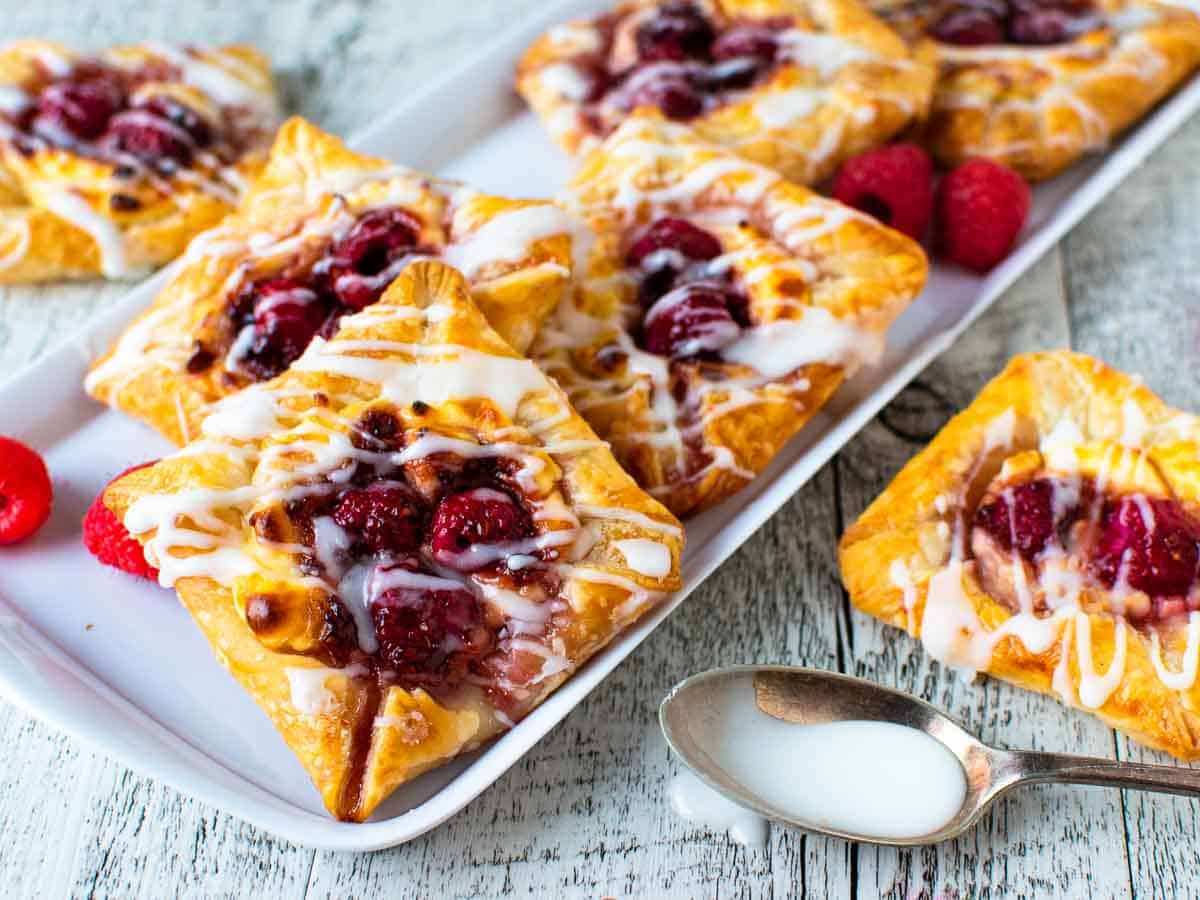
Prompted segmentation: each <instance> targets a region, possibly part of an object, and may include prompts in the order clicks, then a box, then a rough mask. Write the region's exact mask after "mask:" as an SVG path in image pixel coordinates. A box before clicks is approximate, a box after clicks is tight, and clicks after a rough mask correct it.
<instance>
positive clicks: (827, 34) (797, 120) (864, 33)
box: [517, 0, 934, 184]
mask: <svg viewBox="0 0 1200 900" xmlns="http://www.w3.org/2000/svg"><path fill="white" fill-rule="evenodd" d="M922 54H923V55H922ZM933 73H934V69H933V61H932V54H931V53H928V52H927V51H925V50H923V49H922V50H920V51H919V52H918V53H916V54H914V53H913V52H911V51H910V50H909V49H908V48H907V47H906V46H905V43H904V42H903V41H902V40H900V39H899V38H898V37H897V36H896V35H895V34H894V33H893V32H892V31H891V30H890V29H888V28H887V27H886V26H885V25H883V24H882V23H881V22H880V21H879V20H878V19H876V18H875V17H874V16H873V15H872V14H871V13H870V12H868V11H867V9H866V8H865V7H864V6H863V5H861V4H860V3H859V0H694V2H693V0H634V2H627V3H622V4H620V5H619V6H617V7H616V8H615V9H613V10H612V11H611V12H609V13H608V14H607V15H605V16H602V17H601V18H599V19H596V20H593V21H578V22H570V23H567V24H563V25H559V26H556V27H555V28H552V29H551V30H550V31H549V32H547V33H546V34H545V35H544V36H543V37H542V38H540V39H539V40H538V41H537V42H536V43H535V44H534V45H533V46H532V47H531V48H530V49H529V50H528V52H527V53H526V55H525V58H524V59H523V60H522V61H521V64H520V66H519V68H518V72H517V88H518V90H519V91H520V93H521V94H522V95H523V96H524V97H525V99H526V100H527V101H528V102H529V104H530V106H532V107H533V109H534V111H535V112H536V113H537V114H538V115H539V116H540V117H541V118H542V120H543V121H544V123H545V125H546V127H547V128H548V129H549V131H550V133H551V134H552V135H553V137H554V139H555V140H556V141H558V142H559V143H560V144H561V145H562V146H563V147H564V148H566V150H567V151H568V152H570V153H576V152H579V151H585V150H589V149H591V148H592V147H593V146H594V145H595V144H596V143H597V142H598V140H599V139H602V138H603V137H605V136H606V135H608V134H609V133H611V132H612V131H613V130H614V129H615V128H616V127H617V126H618V125H619V124H620V123H621V122H623V121H624V120H625V119H626V118H628V117H629V116H630V115H634V114H637V113H638V112H639V111H641V112H643V113H644V112H653V113H657V114H661V115H663V116H665V117H667V118H669V119H673V120H676V121H681V122H687V123H688V124H689V125H691V126H692V127H693V128H695V130H696V132H697V133H698V134H700V135H701V136H702V137H703V138H705V139H706V140H708V141H711V142H713V143H717V144H723V145H725V146H728V147H730V148H732V149H734V150H736V151H737V152H738V153H739V154H741V155H742V156H745V157H747V158H749V159H753V160H756V161H757V162H760V163H764V164H766V165H769V166H773V167H774V168H777V169H779V170H780V171H781V172H783V173H784V174H785V175H786V176H787V177H788V178H790V179H792V180H793V181H798V182H801V183H805V184H811V183H815V182H817V181H820V180H821V179H823V178H825V177H827V176H828V175H830V174H832V173H833V171H834V170H835V169H836V168H837V166H838V165H839V164H840V163H841V162H842V161H843V160H845V159H847V158H848V157H850V156H853V155H854V154H856V153H859V152H861V151H863V150H866V149H869V148H871V147H873V146H876V145H878V144H881V143H883V142H884V141H886V140H887V139H888V138H890V137H891V136H892V135H894V134H896V133H897V132H899V131H900V130H902V129H903V128H904V127H905V126H907V125H908V124H909V123H910V122H912V121H913V120H914V119H919V118H921V117H922V116H923V115H924V113H925V110H926V107H927V106H928V102H929V96H930V92H931V90H932V85H933Z"/></svg>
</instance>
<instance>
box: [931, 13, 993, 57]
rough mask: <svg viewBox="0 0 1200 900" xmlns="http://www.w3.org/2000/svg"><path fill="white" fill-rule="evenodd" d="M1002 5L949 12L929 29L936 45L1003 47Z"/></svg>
mask: <svg viewBox="0 0 1200 900" xmlns="http://www.w3.org/2000/svg"><path fill="white" fill-rule="evenodd" d="M1006 14H1007V9H1006V8H1005V4H1004V3H1003V2H982V3H971V4H966V3H964V4H959V5H956V6H954V7H952V8H951V9H950V11H949V12H947V13H946V14H945V15H943V16H942V17H941V18H940V19H938V21H937V22H935V23H934V25H933V27H932V28H931V29H930V33H931V34H932V35H933V36H934V37H935V38H937V39H938V40H939V41H943V42H945V43H947V44H958V45H959V46H963V47H977V46H980V45H983V44H1002V43H1004V20H1005V16H1006Z"/></svg>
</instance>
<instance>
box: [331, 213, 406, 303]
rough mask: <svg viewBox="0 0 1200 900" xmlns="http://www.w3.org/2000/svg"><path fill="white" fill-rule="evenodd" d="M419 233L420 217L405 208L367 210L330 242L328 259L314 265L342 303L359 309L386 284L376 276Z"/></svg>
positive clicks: (379, 292) (372, 300) (403, 251)
mask: <svg viewBox="0 0 1200 900" xmlns="http://www.w3.org/2000/svg"><path fill="white" fill-rule="evenodd" d="M420 233H421V223H420V221H419V220H418V219H417V218H416V216H414V215H413V214H412V213H410V212H408V211H406V210H403V209H399V208H396V207H387V208H383V209H375V210H371V211H370V212H368V213H366V214H365V215H364V216H363V217H362V218H360V219H359V220H358V221H357V222H355V223H354V226H353V227H352V228H351V229H350V231H349V232H347V233H346V235H345V236H344V237H343V238H342V239H341V240H339V241H338V242H337V243H336V244H334V245H333V247H332V248H331V249H330V251H329V257H328V259H327V260H325V261H324V262H322V263H320V264H318V267H317V268H318V270H319V271H321V272H324V273H325V274H326V275H327V277H328V279H329V286H330V289H331V290H332V291H333V293H334V295H335V296H337V298H338V299H339V300H341V301H342V303H344V304H346V306H348V307H350V308H351V309H356V310H357V309H362V308H363V307H365V306H369V305H371V304H372V303H374V302H375V301H376V300H378V299H379V295H380V294H382V293H383V290H384V288H386V287H387V284H386V283H385V280H384V279H380V278H378V277H376V276H379V275H380V273H382V272H383V271H384V270H385V269H387V267H388V266H389V265H391V264H392V262H394V261H395V260H396V259H397V258H398V257H400V256H402V255H404V254H405V253H408V252H411V251H413V250H415V249H416V246H417V238H418V236H419V235H420Z"/></svg>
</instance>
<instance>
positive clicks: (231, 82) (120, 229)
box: [0, 40, 279, 284]
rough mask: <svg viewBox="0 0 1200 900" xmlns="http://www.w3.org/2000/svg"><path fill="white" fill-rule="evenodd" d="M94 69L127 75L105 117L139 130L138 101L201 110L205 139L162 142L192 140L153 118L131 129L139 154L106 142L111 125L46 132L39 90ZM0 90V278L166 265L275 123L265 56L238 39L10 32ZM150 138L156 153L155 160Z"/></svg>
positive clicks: (207, 221) (241, 178)
mask: <svg viewBox="0 0 1200 900" xmlns="http://www.w3.org/2000/svg"><path fill="white" fill-rule="evenodd" d="M96 68H101V69H102V70H103V71H106V72H108V73H110V74H111V76H112V78H113V79H114V80H118V79H119V80H123V81H124V82H126V88H127V91H128V93H127V96H126V99H125V101H124V102H125V103H126V104H127V106H126V107H125V109H124V110H123V111H120V112H119V114H118V116H114V119H113V120H114V121H115V119H116V118H118V117H121V118H123V120H126V121H125V124H126V125H127V126H128V127H132V128H141V127H143V126H142V125H141V124H138V117H142V121H143V122H144V121H145V120H146V118H147V117H149V116H150V114H149V113H147V112H146V111H145V110H146V109H148V108H154V109H163V108H164V107H163V106H162V105H161V104H163V103H169V104H173V105H172V106H168V107H165V108H166V109H167V110H169V111H171V114H172V115H176V116H184V115H187V116H194V117H198V118H199V120H200V122H201V125H200V126H199V127H201V128H203V129H204V134H205V135H206V140H208V141H209V143H207V144H202V145H198V146H195V147H194V148H193V149H191V150H172V149H170V147H171V146H173V143H172V142H178V141H180V140H182V141H184V142H185V143H187V142H189V141H191V140H192V139H191V138H190V137H189V135H188V134H187V133H184V132H183V131H182V127H181V126H180V125H179V124H178V123H177V122H176V121H174V120H168V119H166V118H165V117H163V116H153V117H150V118H151V119H152V124H151V126H150V128H149V131H145V130H144V131H142V132H140V133H139V134H138V135H136V136H135V138H134V139H135V140H138V141H141V142H142V143H141V144H138V147H137V148H135V149H136V150H137V152H134V149H129V148H124V149H122V148H121V147H119V146H117V145H115V144H113V141H114V140H115V137H114V135H112V134H111V130H112V127H111V125H110V127H109V131H106V132H105V133H103V134H100V135H97V136H95V138H93V139H88V140H83V139H81V138H77V137H76V136H74V135H72V134H71V133H70V132H68V131H65V130H63V129H64V126H61V125H48V126H43V127H44V128H50V129H53V133H54V134H55V135H57V136H56V137H55V138H54V139H53V140H47V139H45V138H43V137H42V136H41V135H42V134H44V133H45V132H44V131H43V132H39V131H38V127H39V126H38V125H37V117H35V115H34V113H35V112H36V111H37V110H38V108H39V107H38V103H39V95H42V94H43V92H45V91H46V90H47V89H49V90H50V91H55V90H58V89H59V88H60V87H61V85H62V84H68V85H70V84H72V83H74V82H75V81H79V80H86V77H90V76H86V73H89V72H91V71H92V70H93V69H96ZM56 86H57V87H56ZM0 92H2V93H3V95H4V98H5V99H4V108H3V109H0V284H16V283H26V282H44V281H58V280H64V279H86V278H97V277H106V278H135V277H138V276H141V275H143V274H145V273H146V272H148V271H150V270H151V269H154V268H156V267H158V266H161V265H163V264H164V263H167V262H169V261H170V260H172V259H174V258H175V257H177V256H178V255H179V254H180V253H182V252H183V251H184V248H185V247H186V246H187V243H188V241H190V240H191V238H192V237H193V236H194V235H196V234H197V233H199V232H201V231H203V230H204V229H206V228H209V227H211V226H212V225H214V224H216V223H217V222H218V221H220V220H221V218H223V217H224V216H225V215H226V214H227V213H228V212H229V211H230V210H231V209H233V208H234V207H235V206H236V205H237V202H238V198H239V197H240V195H241V193H242V191H243V189H244V187H245V183H246V181H247V180H248V179H249V178H250V177H252V176H253V174H254V173H255V172H257V171H258V169H260V168H261V166H262V163H263V160H264V158H265V155H266V149H267V146H268V144H269V143H270V139H271V135H272V134H273V133H274V131H275V128H276V126H277V125H278V123H279V112H278V107H277V102H276V97H275V87H274V84H273V82H272V79H271V70H270V65H269V63H268V61H267V60H266V58H265V57H263V56H262V55H261V54H260V53H259V52H258V51H256V50H255V49H253V48H252V47H248V46H243V45H235V46H228V47H215V48H198V47H178V48H177V47H170V46H166V45H158V44H140V45H135V46H130V47H116V48H111V49H108V50H104V51H102V52H101V53H99V54H97V55H96V56H83V55H80V54H77V53H75V52H73V51H71V50H68V49H67V48H65V47H62V46H60V45H58V44H52V43H49V42H47V41H37V40H24V41H17V42H15V43H12V44H9V45H8V46H6V47H5V48H4V49H2V50H0ZM181 109H182V110H183V111H182V112H180V110H181ZM31 123H33V124H31ZM193 133H198V132H196V127H195V126H193ZM145 142H156V143H152V144H150V146H148V147H146V146H143V144H144V143H145ZM158 144H161V145H163V146H164V147H166V149H164V150H162V153H163V154H165V155H161V156H158V157H154V153H155V150H154V147H155V146H157V145H158ZM172 154H173V155H172ZM180 156H186V159H185V160H184V161H182V162H181V161H180V159H179V157H180Z"/></svg>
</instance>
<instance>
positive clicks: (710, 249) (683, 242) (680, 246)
mask: <svg viewBox="0 0 1200 900" xmlns="http://www.w3.org/2000/svg"><path fill="white" fill-rule="evenodd" d="M659 250H674V251H676V252H677V253H679V254H681V255H682V256H684V257H685V258H686V259H689V260H708V259H712V258H713V257H715V256H720V255H721V242H720V241H719V240H717V238H716V236H715V235H713V234H710V233H709V232H707V231H705V230H704V229H703V228H697V227H696V226H695V225H693V224H692V223H691V222H689V221H688V220H687V219H677V218H673V217H670V216H668V217H665V218H662V219H656V220H655V221H654V222H652V223H650V225H648V226H646V228H644V229H643V230H642V231H641V232H640V233H639V234H638V235H637V237H635V238H634V239H633V244H632V245H631V246H630V248H629V253H627V254H626V257H625V260H626V262H627V263H628V264H629V265H631V266H640V265H642V263H643V262H645V260H646V257H648V256H649V255H650V254H652V253H656V252H657V251H659ZM655 268H658V267H657V266H656V267H655Z"/></svg>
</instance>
